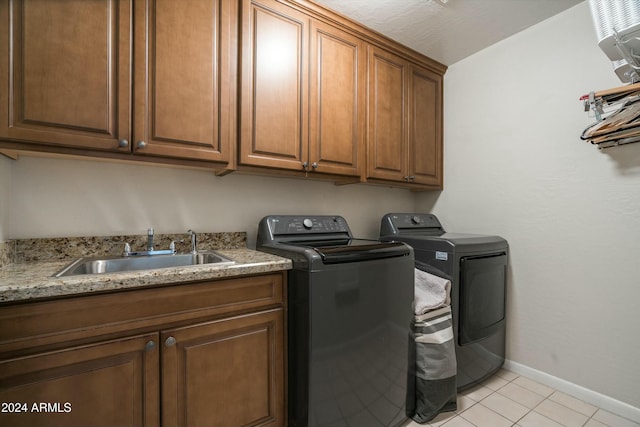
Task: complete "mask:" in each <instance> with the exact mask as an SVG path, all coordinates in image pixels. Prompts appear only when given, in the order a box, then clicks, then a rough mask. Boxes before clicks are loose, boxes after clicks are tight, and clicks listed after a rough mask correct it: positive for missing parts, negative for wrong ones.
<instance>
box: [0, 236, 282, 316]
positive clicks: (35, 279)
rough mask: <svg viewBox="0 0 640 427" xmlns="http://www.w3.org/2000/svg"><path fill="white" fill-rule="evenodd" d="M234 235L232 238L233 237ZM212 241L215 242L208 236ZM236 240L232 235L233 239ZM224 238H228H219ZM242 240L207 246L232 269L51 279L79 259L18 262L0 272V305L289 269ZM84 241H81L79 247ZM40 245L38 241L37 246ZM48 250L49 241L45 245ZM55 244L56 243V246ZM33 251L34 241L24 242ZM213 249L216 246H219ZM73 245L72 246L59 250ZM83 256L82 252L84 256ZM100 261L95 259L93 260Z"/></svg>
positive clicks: (192, 268) (210, 267) (201, 268)
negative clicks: (231, 261) (222, 257)
mask: <svg viewBox="0 0 640 427" xmlns="http://www.w3.org/2000/svg"><path fill="white" fill-rule="evenodd" d="M236 234H237V233H236ZM212 236H213V237H212V240H213V238H218V237H220V236H219V235H212ZM234 236H235V235H234ZM223 237H228V236H226V235H225V236H223ZM243 239H244V236H242V235H241V236H240V237H239V239H237V240H238V241H234V242H233V244H228V245H222V246H226V247H222V248H217V247H209V248H202V250H214V251H215V252H218V253H219V254H221V255H224V256H226V257H227V258H230V259H231V260H233V261H235V263H234V264H232V265H216V264H203V265H196V266H188V267H171V268H160V269H155V270H140V271H131V272H122V273H105V274H86V275H78V276H66V277H53V275H54V274H55V273H57V272H58V271H59V270H61V269H62V268H63V267H65V266H67V265H68V264H70V263H71V262H72V261H74V259H75V258H77V257H78V254H77V253H74V254H73V256H74V257H75V258H69V256H68V255H69V254H68V253H66V254H65V255H66V256H65V257H64V258H63V259H50V257H49V258H48V259H42V260H38V259H36V258H31V257H30V258H27V257H23V258H22V259H20V260H19V262H13V263H10V264H8V265H5V266H4V267H1V268H0V304H3V303H10V302H17V301H25V300H33V299H40V298H53V297H63V296H69V295H79V294H87V293H91V292H105V291H116V290H124V289H133V288H140V287H152V286H158V285H167V284H179V283H183V282H184V283H188V282H193V281H199V280H211V279H219V278H231V277H236V276H244V275H249V274H260V273H269V272H275V271H282V270H288V269H291V267H292V263H291V260H289V259H286V258H282V257H279V256H276V255H271V254H268V253H265V252H259V251H255V250H251V249H247V248H246V247H243V243H244V240H243ZM85 241H86V239H82V242H83V243H84V242H85ZM37 243H38V245H40V244H41V243H42V242H37ZM46 243H47V247H51V245H50V244H49V243H50V242H46ZM56 243H57V242H56ZM29 244H30V245H32V246H38V245H34V244H33V242H29ZM216 245H218V246H220V244H219V242H218V243H216ZM69 246H73V247H74V248H75V247H76V246H77V245H76V244H75V242H74V244H73V245H69V243H68V241H65V242H64V247H69ZM199 249H200V248H199ZM83 252H84V251H83ZM96 255H97V254H96V253H82V254H80V256H96ZM98 256H99V255H98Z"/></svg>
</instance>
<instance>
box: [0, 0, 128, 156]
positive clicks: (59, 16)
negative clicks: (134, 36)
mask: <svg viewBox="0 0 640 427" xmlns="http://www.w3.org/2000/svg"><path fill="white" fill-rule="evenodd" d="M130 44H131V6H130V1H129V0H106V1H86V0H65V1H45V0H40V1H38V0H15V1H11V2H9V1H2V2H1V3H0V68H1V71H0V81H2V82H8V86H6V87H5V88H4V89H3V90H0V118H1V119H2V124H1V125H0V137H3V138H7V139H15V140H26V141H31V142H35V143H44V144H53V145H58V146H68V147H83V148H91V149H98V150H122V151H128V150H129V147H128V140H129V139H130V138H129V129H130V117H131V115H130V108H129V105H130V94H131V88H130V83H129V82H130V69H131V52H130ZM121 141H122V145H123V147H120V145H119V143H120V142H121ZM125 144H126V145H125Z"/></svg>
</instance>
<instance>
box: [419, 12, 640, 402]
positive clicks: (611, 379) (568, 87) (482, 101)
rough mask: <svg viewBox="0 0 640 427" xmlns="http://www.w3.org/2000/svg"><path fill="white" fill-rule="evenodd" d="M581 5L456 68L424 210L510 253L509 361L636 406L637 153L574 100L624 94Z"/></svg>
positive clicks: (448, 79) (639, 329) (448, 82)
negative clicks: (596, 132) (598, 128)
mask: <svg viewBox="0 0 640 427" xmlns="http://www.w3.org/2000/svg"><path fill="white" fill-rule="evenodd" d="M620 85H621V83H620V81H619V80H617V78H616V77H615V75H614V73H613V71H612V70H611V67H610V63H609V62H608V61H607V59H606V57H605V56H604V54H603V53H602V52H601V51H600V50H599V48H598V47H597V41H596V36H595V31H594V30H593V26H592V22H591V16H590V14H589V8H588V4H587V2H584V3H581V4H579V5H577V6H575V7H574V8H571V9H569V10H568V11H566V12H564V13H562V14H560V15H557V16H555V17H553V18H551V19H549V20H547V21H544V22H542V23H540V24H538V25H536V26H534V27H531V28H529V29H527V30H525V31H523V32H521V33H519V34H517V35H515V36H513V37H510V38H509V39H507V40H504V41H503V42H500V43H498V44H496V45H493V46H492V47H490V48H488V49H485V50H484V51H482V52H480V53H478V54H476V55H474V56H472V57H469V58H467V59H465V60H463V61H461V62H459V63H456V64H454V65H453V66H451V67H450V68H449V70H448V71H447V74H446V75H445V113H444V117H445V168H446V173H445V191H444V192H443V193H442V194H441V195H439V197H436V196H434V195H433V194H429V195H423V196H419V200H418V202H417V206H418V208H419V209H420V210H424V211H428V210H430V209H431V208H433V212H434V213H435V214H436V215H438V216H439V217H440V218H441V219H442V220H443V221H444V224H445V226H446V228H447V229H448V230H449V231H455V232H472V233H482V234H498V235H502V236H503V237H505V238H506V239H508V241H509V243H510V249H511V257H510V264H511V265H510V283H509V288H508V332H507V333H508V339H507V352H508V354H507V358H508V359H511V360H512V361H514V362H516V363H519V364H522V365H526V366H528V367H531V368H533V369H537V370H540V371H543V372H545V373H548V374H550V375H552V376H555V377H558V378H561V379H564V380H566V381H569V382H572V383H575V384H578V385H581V386H583V387H586V388H588V389H591V390H594V391H596V392H599V393H602V394H605V395H607V396H610V397H613V398H614V399H617V400H619V401H622V402H626V403H628V404H630V405H633V406H635V407H637V408H640V393H639V392H638V390H640V386H639V384H640V368H639V367H638V362H639V361H640V342H639V340H638V338H640V319H639V314H638V313H639V310H638V308H637V307H638V301H640V143H639V144H632V145H627V146H621V147H617V148H612V149H609V150H607V151H599V150H598V149H597V148H596V147H595V146H592V145H590V144H588V143H586V142H583V141H581V140H580V139H579V135H580V134H581V132H582V131H583V130H584V129H585V128H586V127H587V126H588V125H590V124H591V123H593V122H594V121H595V119H594V118H593V117H592V116H589V115H588V114H587V113H585V112H584V111H583V108H582V104H581V102H579V101H578V98H579V97H580V96H581V95H583V94H585V93H588V92H589V91H597V90H601V89H607V88H611V87H616V86H620Z"/></svg>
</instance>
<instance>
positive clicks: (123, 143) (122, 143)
mask: <svg viewBox="0 0 640 427" xmlns="http://www.w3.org/2000/svg"><path fill="white" fill-rule="evenodd" d="M128 146H129V141H127V140H126V139H121V140H120V141H118V147H120V148H127V147H128Z"/></svg>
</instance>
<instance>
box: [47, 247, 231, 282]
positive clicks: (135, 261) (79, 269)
mask: <svg viewBox="0 0 640 427" xmlns="http://www.w3.org/2000/svg"><path fill="white" fill-rule="evenodd" d="M234 263H235V261H232V260H230V259H229V258H227V257H224V256H222V255H220V254H219V253H217V252H213V251H203V252H198V253H197V254H174V255H153V256H136V257H100V258H79V259H77V260H75V261H74V262H72V263H71V264H69V265H68V266H66V267H65V268H63V269H62V270H60V271H59V272H57V273H56V274H54V277H63V276H76V275H80V274H103V273H121V272H126V271H136V270H153V269H156V268H170V267H187V266H192V265H203V264H216V265H217V266H219V265H230V264H234Z"/></svg>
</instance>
